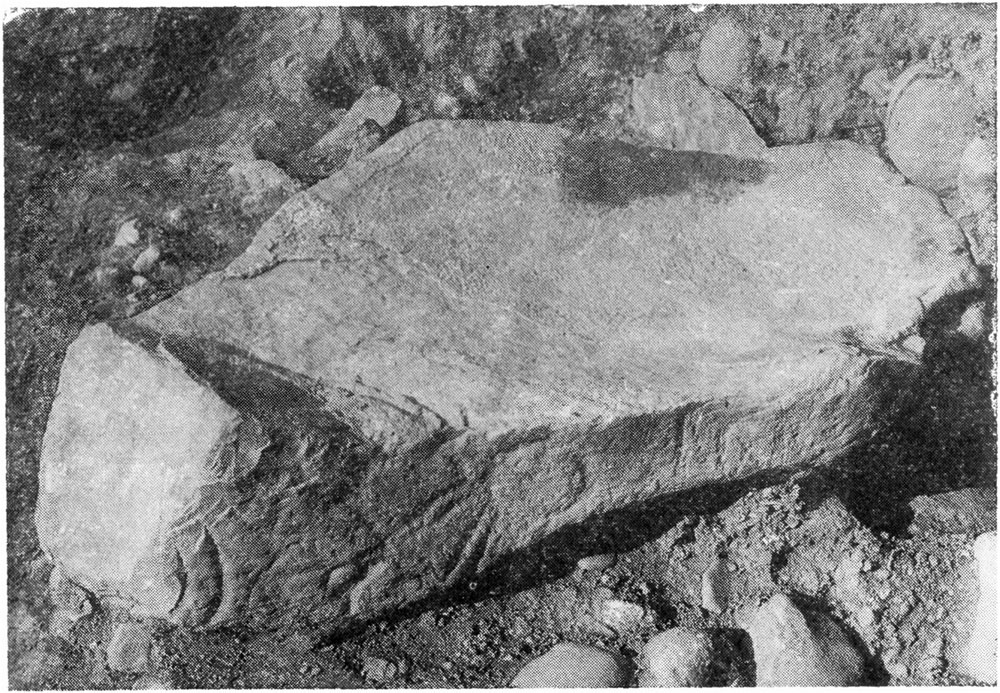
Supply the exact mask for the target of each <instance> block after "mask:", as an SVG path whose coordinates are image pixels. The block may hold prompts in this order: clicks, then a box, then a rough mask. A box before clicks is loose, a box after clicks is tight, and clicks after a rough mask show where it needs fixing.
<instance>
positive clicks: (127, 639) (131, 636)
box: [107, 621, 153, 674]
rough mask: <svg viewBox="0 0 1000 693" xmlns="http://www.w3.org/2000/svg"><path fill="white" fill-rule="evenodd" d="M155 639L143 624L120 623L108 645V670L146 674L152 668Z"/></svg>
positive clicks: (132, 622)
mask: <svg viewBox="0 0 1000 693" xmlns="http://www.w3.org/2000/svg"><path fill="white" fill-rule="evenodd" d="M152 647H153V637H152V634H151V633H150V632H149V629H148V628H146V627H145V626H144V625H143V624H141V623H136V622H134V621H128V622H124V623H119V624H117V625H116V626H115V628H114V631H113V632H112V633H111V640H110V642H109V643H108V650H107V657H108V668H109V669H111V670H112V671H120V672H124V673H129V674H139V673H143V672H145V671H146V670H147V669H149V666H150V663H151V662H150V655H151V652H152Z"/></svg>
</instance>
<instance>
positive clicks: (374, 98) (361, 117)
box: [307, 86, 403, 156]
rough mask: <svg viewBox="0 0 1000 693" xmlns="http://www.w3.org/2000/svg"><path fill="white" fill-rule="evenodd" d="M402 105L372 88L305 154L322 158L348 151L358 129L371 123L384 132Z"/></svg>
mask: <svg viewBox="0 0 1000 693" xmlns="http://www.w3.org/2000/svg"><path fill="white" fill-rule="evenodd" d="M402 104H403V102H402V100H401V99H400V98H399V96H397V95H396V94H395V93H394V92H392V91H391V90H389V89H386V88H385V87H379V86H374V87H371V88H370V89H368V90H366V91H365V93H364V94H362V95H361V97H360V98H359V99H358V100H357V101H355V102H354V105H352V106H351V108H350V110H348V111H347V114H346V115H345V116H344V117H343V118H342V119H341V120H340V122H338V123H337V125H336V127H334V128H333V129H332V130H330V132H328V133H326V134H325V135H323V137H321V138H320V140H319V141H318V142H317V143H316V144H314V145H313V146H312V147H311V148H310V149H309V151H308V153H307V154H308V155H311V156H322V155H326V154H329V153H330V152H333V151H337V150H339V149H348V148H350V147H349V145H350V142H351V140H352V139H353V138H354V137H355V134H356V133H357V131H358V129H359V128H361V126H362V125H363V124H364V123H366V122H367V121H369V120H371V121H374V123H375V124H376V125H378V126H379V127H380V128H383V129H384V128H387V127H388V126H389V124H390V123H391V122H392V121H393V120H395V118H396V114H397V113H398V112H399V108H400V106H402Z"/></svg>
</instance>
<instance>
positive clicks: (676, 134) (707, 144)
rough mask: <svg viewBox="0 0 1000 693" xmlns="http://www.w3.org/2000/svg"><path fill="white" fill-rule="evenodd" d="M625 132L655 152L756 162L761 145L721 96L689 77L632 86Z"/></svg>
mask: <svg viewBox="0 0 1000 693" xmlns="http://www.w3.org/2000/svg"><path fill="white" fill-rule="evenodd" d="M631 107H632V108H631V111H630V116H631V123H630V124H631V126H632V128H633V129H634V130H636V131H637V132H639V133H642V134H643V135H645V136H646V137H648V138H649V139H650V140H651V141H652V142H654V143H655V144H656V145H657V146H662V147H668V148H671V149H695V150H698V151H703V152H713V153H715V154H731V155H733V156H739V157H745V158H761V157H763V155H764V148H765V146H764V141H763V140H762V139H761V138H760V136H759V135H758V134H757V133H756V132H754V129H753V127H752V126H751V125H750V121H749V120H747V118H746V116H745V115H744V114H743V113H742V112H741V111H740V109H738V108H737V107H736V106H735V105H733V103H732V102H731V101H729V100H728V99H727V98H726V97H725V96H723V94H722V93H721V92H718V91H715V90H713V89H710V88H709V87H706V86H705V85H704V84H702V83H701V82H700V81H698V79H697V77H695V76H693V75H691V74H649V75H646V76H645V77H642V78H641V79H636V80H635V81H634V82H633V84H632V95H631Z"/></svg>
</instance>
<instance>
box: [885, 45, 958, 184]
mask: <svg viewBox="0 0 1000 693" xmlns="http://www.w3.org/2000/svg"><path fill="white" fill-rule="evenodd" d="M975 118H976V111H975V107H974V94H973V91H972V88H971V87H970V86H969V84H968V83H967V82H965V80H964V79H962V78H961V77H955V76H949V75H945V74H941V73H938V72H936V71H935V70H933V69H932V68H930V67H929V66H927V65H923V64H920V63H916V64H914V65H911V66H910V67H909V68H908V69H907V70H905V71H904V72H903V73H902V74H901V75H900V76H899V77H897V78H896V81H895V82H894V84H893V87H892V94H891V95H890V97H889V114H888V117H887V119H886V133H885V134H886V151H887V152H888V154H889V158H890V159H892V162H893V164H895V165H896V167H897V168H898V169H899V170H900V171H901V172H902V173H903V174H904V175H905V176H906V177H907V178H908V179H910V180H911V181H913V182H914V183H917V184H918V185H923V186H926V187H927V188H929V189H931V190H934V191H936V192H942V191H945V190H950V189H954V188H955V187H956V186H957V185H958V171H959V164H960V162H961V160H962V154H963V153H964V152H965V149H966V147H967V146H968V145H969V142H970V141H971V140H972V138H973V136H974V135H975V133H976V123H975Z"/></svg>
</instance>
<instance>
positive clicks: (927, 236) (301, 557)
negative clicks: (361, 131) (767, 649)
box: [36, 121, 980, 630]
mask: <svg viewBox="0 0 1000 693" xmlns="http://www.w3.org/2000/svg"><path fill="white" fill-rule="evenodd" d="M767 156H768V158H767V159H765V160H757V161H750V160H744V159H737V158H734V157H728V156H724V155H713V154H705V153H698V152H672V151H665V150H650V149H648V148H642V147H636V146H633V145H626V144H624V143H620V142H603V141H589V140H588V141H577V140H574V139H572V138H569V137H568V135H567V134H566V133H565V132H564V131H563V130H561V129H560V128H557V127H553V126H543V125H532V124H512V123H481V122H474V121H458V122H425V123H421V124H419V125H415V126H413V127H410V128H408V129H407V130H404V131H403V132H402V133H400V134H398V135H397V136H395V137H394V138H393V139H391V140H390V141H389V142H387V143H386V144H385V145H383V146H382V147H380V148H379V149H378V150H376V151H375V152H374V153H373V154H371V155H369V156H368V157H367V158H365V159H363V160H360V161H357V162H355V163H352V164H351V165H349V166H348V167H347V168H345V169H344V170H343V171H341V172H340V173H338V174H337V175H334V176H332V177H331V178H329V179H327V180H325V181H324V182H322V183H320V184H319V185H316V186H314V187H313V188H311V189H310V190H308V191H305V192H302V193H299V194H297V195H295V196H294V197H293V198H292V199H290V200H289V201H288V202H287V203H286V204H285V205H284V206H283V207H282V209H281V210H279V211H278V212H277V213H276V214H275V215H274V216H273V217H272V218H271V219H270V220H269V221H268V222H266V223H265V224H264V225H263V226H262V227H261V229H260V231H259V232H258V235H257V237H256V238H255V239H254V241H253V242H252V244H251V245H250V247H249V248H248V249H247V251H246V252H245V253H244V254H243V255H242V256H241V257H239V258H237V259H236V260H235V261H234V262H233V263H232V264H231V265H230V266H229V267H228V268H227V269H226V270H225V271H223V272H219V273H216V274H213V275H209V276H207V277H205V278H204V279H203V280H201V281H200V282H198V283H197V284H194V285H193V286H190V287H188V288H187V289H185V290H184V291H182V292H181V293H179V294H177V295H176V296H174V297H173V298H171V299H169V300H167V301H164V302H162V303H160V304H158V305H157V306H156V307H154V308H152V309H151V310H149V311H147V312H145V313H142V314H139V315H137V316H135V317H134V318H131V319H129V320H126V321H123V322H120V323H117V324H116V325H115V326H114V327H113V328H112V327H109V326H106V325H95V326H90V327H87V328H85V329H84V330H83V331H82V332H81V334H80V336H79V338H78V339H77V340H76V342H75V343H74V344H73V345H72V346H71V347H70V349H69V350H68V353H67V357H66V360H65V363H64V364H63V368H62V372H61V375H60V385H59V393H58V396H57V398H56V401H55V403H54V405H53V408H52V413H51V415H50V419H49V422H48V426H47V430H46V433H45V438H44V442H43V451H42V458H41V470H40V489H39V498H38V505H37V519H36V524H37V529H38V535H39V539H40V542H41V544H42V546H43V547H44V548H45V550H46V552H47V553H48V554H49V555H50V556H51V557H52V558H53V560H54V562H57V563H59V564H61V565H62V567H63V568H64V569H65V571H66V573H67V575H68V576H69V577H70V578H71V579H73V580H74V581H75V582H77V583H78V584H80V585H81V586H83V587H84V588H86V589H87V590H88V591H90V592H92V593H95V594H97V595H98V596H99V597H100V598H102V599H116V600H120V601H122V602H125V603H127V604H128V605H130V608H131V609H132V610H133V612H135V613H143V614H149V615H155V616H158V617H161V618H168V619H170V620H173V621H174V622H178V623H186V624H189V625H192V626H212V627H214V626H219V625H223V624H227V623H234V622H239V623H243V624H247V625H250V626H254V627H266V628H273V627H279V626H281V625H283V624H295V623H301V622H303V620H304V619H309V620H310V621H312V622H315V623H318V624H323V626H324V627H325V628H329V629H331V630H340V629H347V628H351V627H354V626H355V625H357V624H358V623H361V622H367V621H371V620H374V619H377V618H381V617H384V616H386V615H389V614H392V613H394V612H397V611H398V610H399V609H401V608H403V607H407V608H410V607H415V606H417V605H419V604H421V603H422V602H424V601H425V600H428V599H430V598H432V597H435V596H438V595H440V594H441V593H442V592H443V591H445V590H450V589H456V588H458V587H462V588H463V589H464V588H465V586H466V585H468V584H469V583H470V582H471V581H473V580H474V581H476V582H477V583H479V584H480V585H488V584H491V583H492V584H497V583H499V584H504V585H506V586H508V588H512V587H513V586H515V585H517V584H518V583H519V582H520V581H524V580H528V579H532V580H535V579H537V578H538V575H539V574H544V571H557V570H566V571H567V572H568V571H569V570H571V569H572V566H573V565H574V564H575V561H576V560H578V559H579V558H580V557H582V556H583V555H585V553H586V552H587V551H588V550H592V547H593V546H594V539H595V537H594V536H591V535H589V532H590V530H591V529H593V530H594V531H595V532H598V533H601V534H600V536H601V537H602V541H610V542H611V543H612V545H617V544H616V542H622V543H623V544H626V543H627V542H635V541H645V540H648V539H652V538H653V537H654V536H655V531H656V530H655V528H652V527H651V528H650V529H649V530H648V531H649V533H650V535H649V536H637V535H636V533H637V530H636V529H635V528H636V527H637V526H640V525H641V526H646V524H647V523H637V522H631V521H628V522H621V521H619V522H617V523H612V524H611V525H610V528H609V525H608V524H607V523H605V522H604V521H605V520H606V519H608V518H611V517H614V518H617V519H618V520H621V519H622V518H629V517H640V516H642V514H644V513H648V512H649V508H650V507H651V506H650V504H651V503H654V504H659V505H658V506H657V507H660V508H662V511H663V512H664V513H669V511H670V509H671V508H672V507H674V506H675V505H676V507H677V508H681V507H683V505H682V504H683V502H688V501H690V500H692V499H701V500H702V501H705V500H707V501H709V504H711V499H712V498H721V497H724V495H725V494H724V493H721V492H722V491H727V490H728V491H741V490H743V489H745V488H747V487H748V486H750V485H751V484H755V483H759V480H760V479H762V478H767V479H773V480H781V479H784V478H787V477H789V476H790V475H792V474H797V475H801V476H803V477H804V476H806V475H808V474H809V473H811V472H812V471H814V470H822V469H826V468H828V467H830V466H831V465H835V464H842V463H846V460H850V459H857V456H856V455H854V456H852V453H854V452H856V450H857V449H858V448H859V446H863V445H864V444H866V443H867V442H868V441H869V440H870V438H871V435H872V432H873V430H875V429H877V428H879V427H882V426H884V425H886V417H887V416H888V413H887V412H890V411H892V407H893V403H894V401H895V400H896V398H898V397H900V396H902V395H903V394H904V393H906V392H908V391H909V390H910V388H911V386H912V384H913V382H914V381H915V379H916V378H918V377H919V374H920V368H919V365H918V364H916V363H914V362H913V359H912V357H911V356H909V355H908V354H907V353H906V352H904V351H903V350H900V349H898V348H897V347H896V344H897V342H898V341H899V340H900V339H901V338H902V337H903V336H906V335H908V334H910V333H912V332H913V330H914V329H915V326H916V324H917V322H918V320H919V319H920V317H921V316H922V315H923V314H924V311H925V310H927V308H928V306H931V305H932V304H933V303H934V302H935V301H937V300H939V299H942V298H944V299H948V300H950V296H951V295H953V294H957V295H962V296H964V295H967V294H969V293H970V290H972V289H974V288H975V287H976V286H978V282H979V281H980V280H979V278H978V276H979V275H978V274H977V272H976V271H975V270H974V268H973V267H972V265H971V263H970V260H969V258H968V255H967V253H966V252H965V251H964V250H963V243H962V238H961V232H960V230H959V229H958V228H957V227H956V226H955V224H954V222H953V221H952V220H951V219H950V218H949V217H947V216H946V215H945V214H943V213H942V212H941V211H940V207H939V205H938V203H937V200H936V198H934V196H933V195H931V194H930V193H927V192H925V191H922V190H920V189H917V188H913V187H911V186H907V185H905V184H903V183H902V181H901V180H900V179H899V177H898V176H896V175H895V174H892V173H891V172H890V171H889V170H888V169H887V168H886V167H885V166H884V165H883V164H882V163H881V162H880V159H879V157H878V155H877V154H876V153H875V152H874V151H871V150H868V149H864V148H862V147H859V146H857V145H854V144H852V143H848V142H836V143H830V144H816V145H809V146H796V147H787V148H778V149H775V150H769V151H768V152H767ZM705 494H708V495H705ZM615 527H618V529H617V530H616V529H614V528H615ZM639 533H640V534H641V532H639ZM568 536H571V537H573V539H572V540H569V539H567V537H568ZM345 566H352V567H351V568H345ZM182 586H183V589H182Z"/></svg>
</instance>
